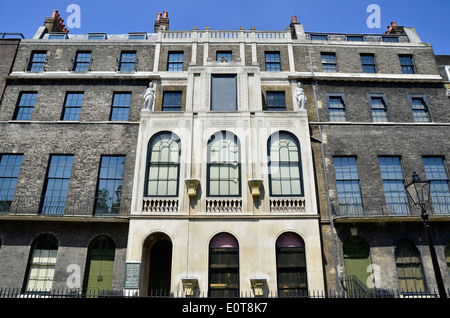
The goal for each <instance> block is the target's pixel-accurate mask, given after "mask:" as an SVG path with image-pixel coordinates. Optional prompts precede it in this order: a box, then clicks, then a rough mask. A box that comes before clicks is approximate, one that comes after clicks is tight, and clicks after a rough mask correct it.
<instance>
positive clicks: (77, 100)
mask: <svg viewBox="0 0 450 318" xmlns="http://www.w3.org/2000/svg"><path fill="white" fill-rule="evenodd" d="M83 98H84V94H83V93H69V94H67V96H66V101H65V104H64V114H63V120H79V119H80V111H81V105H82V103H83Z"/></svg>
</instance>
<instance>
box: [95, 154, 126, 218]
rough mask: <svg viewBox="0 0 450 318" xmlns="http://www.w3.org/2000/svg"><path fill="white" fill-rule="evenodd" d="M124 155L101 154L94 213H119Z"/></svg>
mask: <svg viewBox="0 0 450 318" xmlns="http://www.w3.org/2000/svg"><path fill="white" fill-rule="evenodd" d="M124 168H125V156H102V159H101V162H100V171H99V176H98V185H97V194H96V199H95V202H96V203H95V214H97V215H98V214H115V215H116V214H119V210H120V201H121V198H122V181H123V172H124Z"/></svg>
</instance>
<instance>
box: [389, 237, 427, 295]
mask: <svg viewBox="0 0 450 318" xmlns="http://www.w3.org/2000/svg"><path fill="white" fill-rule="evenodd" d="M395 265H396V268H397V275H398V282H399V285H400V286H399V287H400V291H402V292H423V291H425V290H426V287H425V279H424V274H423V267H422V261H421V257H420V253H419V250H418V249H417V247H416V246H415V245H414V243H413V242H412V241H411V240H409V239H407V238H402V239H400V240H399V241H398V243H397V246H396V247H395Z"/></svg>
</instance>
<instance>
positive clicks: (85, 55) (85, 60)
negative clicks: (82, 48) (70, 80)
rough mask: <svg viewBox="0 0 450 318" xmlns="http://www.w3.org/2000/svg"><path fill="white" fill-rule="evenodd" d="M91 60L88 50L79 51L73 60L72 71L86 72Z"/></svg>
mask: <svg viewBox="0 0 450 318" xmlns="http://www.w3.org/2000/svg"><path fill="white" fill-rule="evenodd" d="M90 62H91V53H90V52H79V53H77V57H76V60H75V67H74V71H76V72H87V71H89V64H90Z"/></svg>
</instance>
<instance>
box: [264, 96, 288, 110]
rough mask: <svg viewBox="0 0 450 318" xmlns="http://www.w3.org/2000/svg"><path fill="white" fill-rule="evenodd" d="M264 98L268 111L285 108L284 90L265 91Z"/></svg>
mask: <svg viewBox="0 0 450 318" xmlns="http://www.w3.org/2000/svg"><path fill="white" fill-rule="evenodd" d="M266 99H267V110H268V111H282V110H286V98H285V94H284V92H267V93H266Z"/></svg>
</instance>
